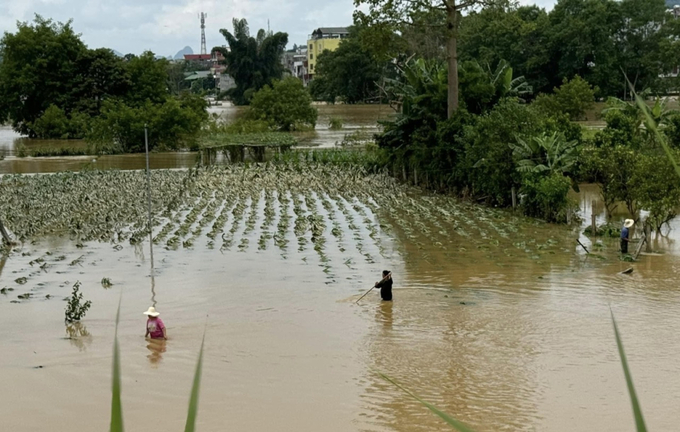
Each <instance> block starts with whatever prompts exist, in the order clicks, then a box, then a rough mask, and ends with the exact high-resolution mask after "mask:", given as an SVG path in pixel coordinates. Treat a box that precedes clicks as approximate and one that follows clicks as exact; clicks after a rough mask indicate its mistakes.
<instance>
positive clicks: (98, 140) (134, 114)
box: [88, 94, 208, 153]
mask: <svg viewBox="0 0 680 432" xmlns="http://www.w3.org/2000/svg"><path fill="white" fill-rule="evenodd" d="M207 118H208V114H207V112H206V111H205V102H204V101H203V100H202V99H201V98H199V97H198V96H194V95H190V94H183V95H182V97H180V98H179V99H175V98H169V99H167V100H166V101H165V102H164V103H162V104H153V103H152V102H151V101H146V103H145V104H144V105H142V106H141V107H139V108H134V107H130V106H127V105H126V104H125V103H123V102H120V101H106V102H105V103H104V106H103V108H102V114H101V116H100V117H99V118H98V119H96V120H95V121H94V122H93V128H92V131H91V132H90V133H89V135H88V140H89V141H90V142H92V143H93V144H94V145H95V148H96V149H97V152H98V153H119V152H130V153H134V152H143V151H144V148H145V145H144V125H145V124H146V125H147V126H148V135H149V150H154V149H171V150H179V149H181V148H193V147H194V146H195V145H196V140H197V135H198V132H199V131H200V129H201V126H202V125H203V123H204V122H205V121H206V120H207Z"/></svg>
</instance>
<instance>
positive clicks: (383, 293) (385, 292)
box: [375, 270, 392, 301]
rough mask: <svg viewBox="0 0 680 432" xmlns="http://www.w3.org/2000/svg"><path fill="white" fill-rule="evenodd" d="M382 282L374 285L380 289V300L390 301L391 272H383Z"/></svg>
mask: <svg viewBox="0 0 680 432" xmlns="http://www.w3.org/2000/svg"><path fill="white" fill-rule="evenodd" d="M382 276H383V278H382V280H380V281H378V282H376V283H375V288H380V298H382V299H383V301H392V272H390V271H389V270H383V272H382Z"/></svg>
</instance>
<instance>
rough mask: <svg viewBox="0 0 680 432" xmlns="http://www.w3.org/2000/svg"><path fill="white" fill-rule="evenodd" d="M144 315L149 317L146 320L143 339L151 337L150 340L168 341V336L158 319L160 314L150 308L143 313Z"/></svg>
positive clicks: (163, 325) (153, 308)
mask: <svg viewBox="0 0 680 432" xmlns="http://www.w3.org/2000/svg"><path fill="white" fill-rule="evenodd" d="M144 315H146V316H147V317H149V319H147V320H146V334H145V335H144V337H151V339H163V340H167V339H168V334H167V332H166V331H165V324H163V321H162V320H161V319H160V318H158V316H159V315H160V313H158V312H156V308H155V307H153V306H151V307H150V308H149V310H147V311H146V312H144Z"/></svg>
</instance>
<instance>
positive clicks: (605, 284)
mask: <svg viewBox="0 0 680 432" xmlns="http://www.w3.org/2000/svg"><path fill="white" fill-rule="evenodd" d="M576 198H577V199H579V202H580V203H581V205H582V209H583V216H584V220H586V221H588V220H590V211H591V210H592V208H593V202H595V206H594V208H595V211H596V212H598V211H599V210H598V209H599V208H600V207H599V204H598V199H599V198H598V196H597V190H596V189H595V188H592V187H584V188H582V192H581V194H580V195H579V196H577V197H576ZM394 211H395V212H398V211H399V209H394ZM261 216H262V215H260V218H261ZM600 217H602V216H600ZM259 226H260V224H259V223H258V224H257V225H256V228H255V229H254V230H253V231H252V232H251V233H250V234H245V226H244V224H243V223H241V225H240V227H239V231H238V232H237V234H236V236H235V238H237V239H238V238H239V237H240V236H246V237H247V238H249V239H250V243H251V247H250V248H248V249H247V250H245V252H240V251H239V249H237V248H233V249H232V250H231V251H222V252H220V251H219V250H215V249H212V250H211V249H209V248H207V247H206V246H205V241H204V240H205V239H201V241H196V243H195V246H194V247H193V248H189V249H183V248H180V249H178V250H166V249H164V248H162V247H159V246H156V247H155V248H154V258H155V265H156V278H155V296H154V300H155V301H156V302H157V308H158V310H159V311H160V312H161V316H162V317H163V319H164V321H165V323H166V325H167V327H168V333H169V337H170V340H169V341H167V343H150V342H148V341H146V340H145V339H144V338H143V334H144V322H145V320H144V317H143V315H142V312H143V311H145V310H146V308H147V307H148V306H149V305H150V304H151V302H152V293H151V281H150V278H149V259H148V258H149V251H148V243H144V244H142V245H137V246H129V245H128V246H125V247H124V248H123V249H122V250H116V249H114V248H113V245H111V244H107V243H96V242H89V243H86V244H85V247H84V248H82V249H80V248H77V247H76V246H75V245H74V244H73V242H70V241H68V240H67V239H63V238H48V239H44V240H41V241H39V242H36V243H35V244H25V245H23V246H22V247H20V250H19V251H18V252H15V253H13V254H12V255H11V256H10V257H9V258H2V259H0V287H10V288H14V291H10V292H8V293H7V294H6V295H2V294H0V324H1V325H2V329H3V331H2V332H0V347H2V349H0V388H2V389H3V390H4V391H3V392H0V430H8V431H34V430H39V429H45V428H46V427H48V428H49V430H50V431H56V432H62V431H63V432H66V431H92V430H105V429H106V428H107V425H108V422H109V409H110V398H111V391H110V384H111V353H112V344H113V334H114V318H115V311H116V307H117V305H118V301H119V299H121V298H122V303H121V322H120V327H119V331H118V337H119V341H120V349H121V363H122V375H123V381H122V386H123V396H122V398H123V409H124V418H125V425H126V428H127V430H129V431H141V430H151V429H153V430H171V429H176V428H180V427H181V425H182V424H183V422H184V419H185V415H186V407H187V404H188V397H189V390H190V386H191V380H192V374H193V370H194V367H195V362H196V359H197V355H198V349H199V346H200V343H201V337H202V335H203V332H204V330H205V333H206V350H205V364H204V369H203V382H202V387H201V399H200V410H199V416H198V426H199V430H201V431H223V430H227V429H228V430H242V431H296V432H297V431H320V430H322V431H338V432H340V431H352V430H356V431H405V432H416V431H446V430H450V429H448V428H447V427H446V426H445V425H443V423H442V422H441V421H440V420H439V419H438V418H436V417H435V416H433V415H432V414H430V413H429V412H428V411H427V410H426V409H425V408H423V407H422V406H420V405H418V404H417V403H416V402H415V401H413V400H412V399H410V398H409V397H408V396H406V395H404V394H403V393H402V392H400V391H399V390H398V389H396V388H394V387H393V386H392V385H390V384H389V383H387V382H385V381H384V380H383V379H381V378H380V377H379V376H378V375H377V374H376V373H375V372H376V371H380V372H383V373H385V374H387V375H389V376H391V377H392V378H394V379H396V380H397V381H399V382H400V383H402V384H403V385H405V386H406V387H408V388H409V389H411V390H412V391H414V392H416V393H417V394H419V395H420V396H422V397H423V398H425V399H426V400H428V401H430V402H433V403H435V404H437V405H438V406H439V407H440V408H442V409H443V410H445V411H446V412H448V413H450V414H452V415H454V416H456V417H458V418H459V419H460V420H463V421H465V422H467V423H469V424H470V425H472V426H474V427H475V429H476V430H478V431H503V430H507V431H520V430H521V431H551V432H552V431H554V432H557V431H574V430H598V431H621V430H633V429H634V422H633V418H632V414H631V409H630V402H629V399H628V395H627V392H626V386H625V381H624V377H623V373H622V370H621V366H620V363H619V360H618V354H617V351H616V344H615V340H614V335H613V331H612V325H611V321H610V316H609V308H610V307H611V308H612V310H613V311H614V312H615V313H616V317H617V320H618V322H619V326H620V330H621V333H622V336H623V339H624V343H625V347H626V351H627V354H628V360H629V364H630V367H631V370H632V372H633V376H634V381H635V385H636V387H637V391H638V396H639V398H640V401H641V403H642V407H643V410H644V414H645V418H646V420H647V424H648V426H649V428H650V430H655V431H672V430H676V428H677V427H676V424H677V406H678V403H679V402H680V401H679V399H680V373H679V372H680V365H679V363H678V362H677V358H676V357H677V353H678V352H680V341H679V338H678V337H677V331H676V329H677V328H678V326H679V325H680V314H678V311H679V310H680V290H679V289H678V284H677V271H678V269H679V268H680V250H679V249H678V247H677V239H678V235H677V233H678V232H679V230H680V226H679V224H678V223H677V222H674V223H673V224H672V228H673V229H672V230H671V231H670V233H668V235H667V236H665V237H657V238H656V239H655V243H654V248H655V250H658V251H660V252H662V253H661V254H658V255H650V256H642V257H641V259H640V261H639V262H637V263H633V264H631V263H625V262H621V261H619V260H618V259H617V253H616V248H617V240H616V239H611V240H610V239H605V240H603V242H602V247H597V246H595V245H594V244H592V243H591V242H590V241H589V240H588V239H587V238H586V237H584V236H580V238H581V241H582V242H583V243H584V245H586V246H587V247H589V248H591V250H597V253H598V255H600V256H601V257H602V259H600V258H596V257H593V256H591V257H587V256H586V255H585V253H584V252H583V250H582V249H581V248H580V247H579V246H577V245H576V244H575V241H574V239H575V238H576V237H577V236H578V231H580V229H578V228H574V229H570V228H568V227H563V226H562V227H555V226H550V225H542V224H537V225H535V226H533V225H529V226H527V227H525V228H523V229H522V230H520V231H518V232H514V233H510V234H509V235H510V236H511V238H510V240H511V241H514V242H516V243H515V244H514V246H513V247H508V248H501V250H498V249H499V248H491V247H486V246H485V242H494V241H496V240H499V239H497V238H495V237H494V235H496V234H492V233H488V232H483V231H482V229H483V228H482V227H480V231H479V232H478V233H474V234H473V235H475V236H477V238H478V239H479V238H480V236H481V237H483V241H478V242H472V241H470V242H469V243H466V242H465V241H464V240H461V241H460V242H459V243H458V244H453V245H450V244H448V243H447V244H446V245H445V246H446V247H438V246H437V245H434V244H432V243H431V242H428V241H426V240H425V239H424V238H423V236H421V235H419V234H416V235H414V236H413V237H409V236H408V235H406V234H405V233H404V232H402V231H400V230H399V229H397V230H395V232H394V233H393V234H392V235H386V234H384V233H383V234H382V237H381V243H382V246H383V248H384V252H383V253H382V254H381V253H379V251H378V250H377V248H376V244H375V243H371V242H368V241H367V242H366V245H365V250H366V251H367V252H368V253H370V254H371V256H372V257H373V259H374V260H375V262H374V263H370V262H367V260H365V259H364V257H363V256H362V255H361V254H360V253H359V252H358V251H357V250H355V249H354V248H353V247H349V246H351V243H352V242H353V241H354V240H353V239H352V236H351V235H349V234H351V233H348V235H346V238H347V240H346V241H347V242H348V243H349V245H348V247H347V248H346V250H345V251H343V252H340V251H339V250H338V248H330V247H329V248H328V251H327V254H328V256H329V258H330V260H331V263H332V265H333V278H332V279H333V280H330V278H329V275H327V274H325V273H324V272H323V271H322V267H321V264H322V263H320V262H319V257H318V256H317V255H316V253H315V252H314V250H311V248H308V249H307V250H305V251H302V252H299V251H296V247H295V245H294V243H295V242H294V238H291V239H290V240H291V246H292V247H291V249H290V251H289V252H288V253H287V254H285V255H281V253H280V251H278V250H277V249H276V248H273V247H270V248H268V249H267V250H258V249H257V248H256V247H254V244H255V243H256V241H257V238H258V237H259V235H260V232H259V230H260V228H259ZM429 228H430V233H434V234H431V235H433V236H434V237H435V239H436V236H437V234H436V233H437V231H436V230H437V229H441V228H437V227H436V226H430V227H429ZM444 228H446V229H449V228H451V227H444ZM581 228H582V227H581ZM328 229H330V227H329V228H328ZM357 235H359V236H360V237H363V238H364V239H365V240H368V234H367V232H365V231H362V232H360V233H358V234H357ZM331 238H332V237H329V239H331ZM442 238H443V237H442ZM550 239H552V241H555V242H557V243H556V244H557V245H558V246H557V247H555V248H554V249H551V252H550V253H547V254H542V255H541V256H540V257H538V256H533V255H532V253H531V252H529V253H525V251H524V250H523V248H524V243H526V244H527V251H529V250H535V249H536V248H537V247H541V246H540V245H542V244H548V243H547V242H548V240H550ZM502 240H503V241H504V242H506V241H507V240H506V239H502ZM442 241H444V240H442ZM523 242H524V243H523ZM504 244H505V243H504ZM48 251H49V252H50V254H51V255H47V252H48ZM23 254H26V255H25V256H24V255H23ZM61 255H64V256H65V259H64V260H63V261H57V260H56V258H55V257H58V256H61ZM81 256H82V257H83V259H82V264H80V265H77V264H76V265H73V266H72V265H69V264H68V263H70V262H72V261H73V260H76V259H77V258H79V257H81ZM38 257H44V258H45V259H46V260H47V261H48V262H50V264H51V266H52V267H51V268H50V269H49V271H47V272H44V271H41V270H40V269H39V268H38V266H37V265H36V264H35V263H34V265H31V264H30V262H31V261H32V260H34V259H36V258H38ZM631 266H632V267H634V269H635V271H634V272H633V273H632V274H631V275H620V274H619V272H620V271H622V270H624V269H626V268H628V267H631ZM385 268H387V269H390V270H392V271H393V274H394V278H395V290H394V292H395V301H394V302H392V303H381V302H380V301H379V298H378V296H377V293H375V292H374V293H371V294H370V295H369V296H367V297H366V298H365V299H364V300H363V301H362V302H361V303H360V304H359V305H356V304H354V301H355V300H356V299H357V298H358V297H359V296H360V295H361V294H362V293H363V292H364V291H365V290H367V289H368V288H369V287H370V286H371V285H372V284H373V282H374V281H375V280H377V279H379V272H380V270H382V269H385ZM24 276H27V277H28V282H27V283H26V284H23V285H21V284H19V283H18V282H16V281H15V280H16V279H18V278H20V277H24ZM104 277H107V278H110V279H111V281H112V282H113V284H114V285H113V287H112V288H110V289H104V288H103V287H102V286H101V279H102V278H104ZM77 280H78V281H80V282H81V283H82V291H83V293H84V295H85V298H86V299H89V300H91V301H92V309H91V310H90V311H89V312H88V314H87V317H86V318H85V319H84V320H83V322H82V325H81V327H80V328H77V329H70V330H69V329H65V327H64V324H63V321H62V318H63V310H64V307H65V302H64V301H62V299H64V298H65V297H66V296H68V295H69V293H70V291H71V286H72V285H73V284H74V283H75V281H77ZM27 292H29V293H32V298H31V299H29V300H18V295H21V294H24V293H27ZM48 294H49V295H50V296H52V298H49V299H47V298H46V296H47V295H48ZM121 294H122V297H121ZM12 301H20V303H12Z"/></svg>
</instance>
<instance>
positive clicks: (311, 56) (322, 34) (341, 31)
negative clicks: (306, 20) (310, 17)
mask: <svg viewBox="0 0 680 432" xmlns="http://www.w3.org/2000/svg"><path fill="white" fill-rule="evenodd" d="M347 36H349V30H348V29H347V28H345V27H320V28H318V29H316V30H314V32H313V33H312V34H311V36H309V40H308V41H307V65H308V66H307V70H308V71H309V76H310V78H313V77H314V75H315V74H316V60H317V59H318V58H319V54H321V53H322V52H324V51H325V50H329V51H335V50H336V49H337V48H338V46H339V45H340V41H341V40H342V39H344V38H346V37H347Z"/></svg>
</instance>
